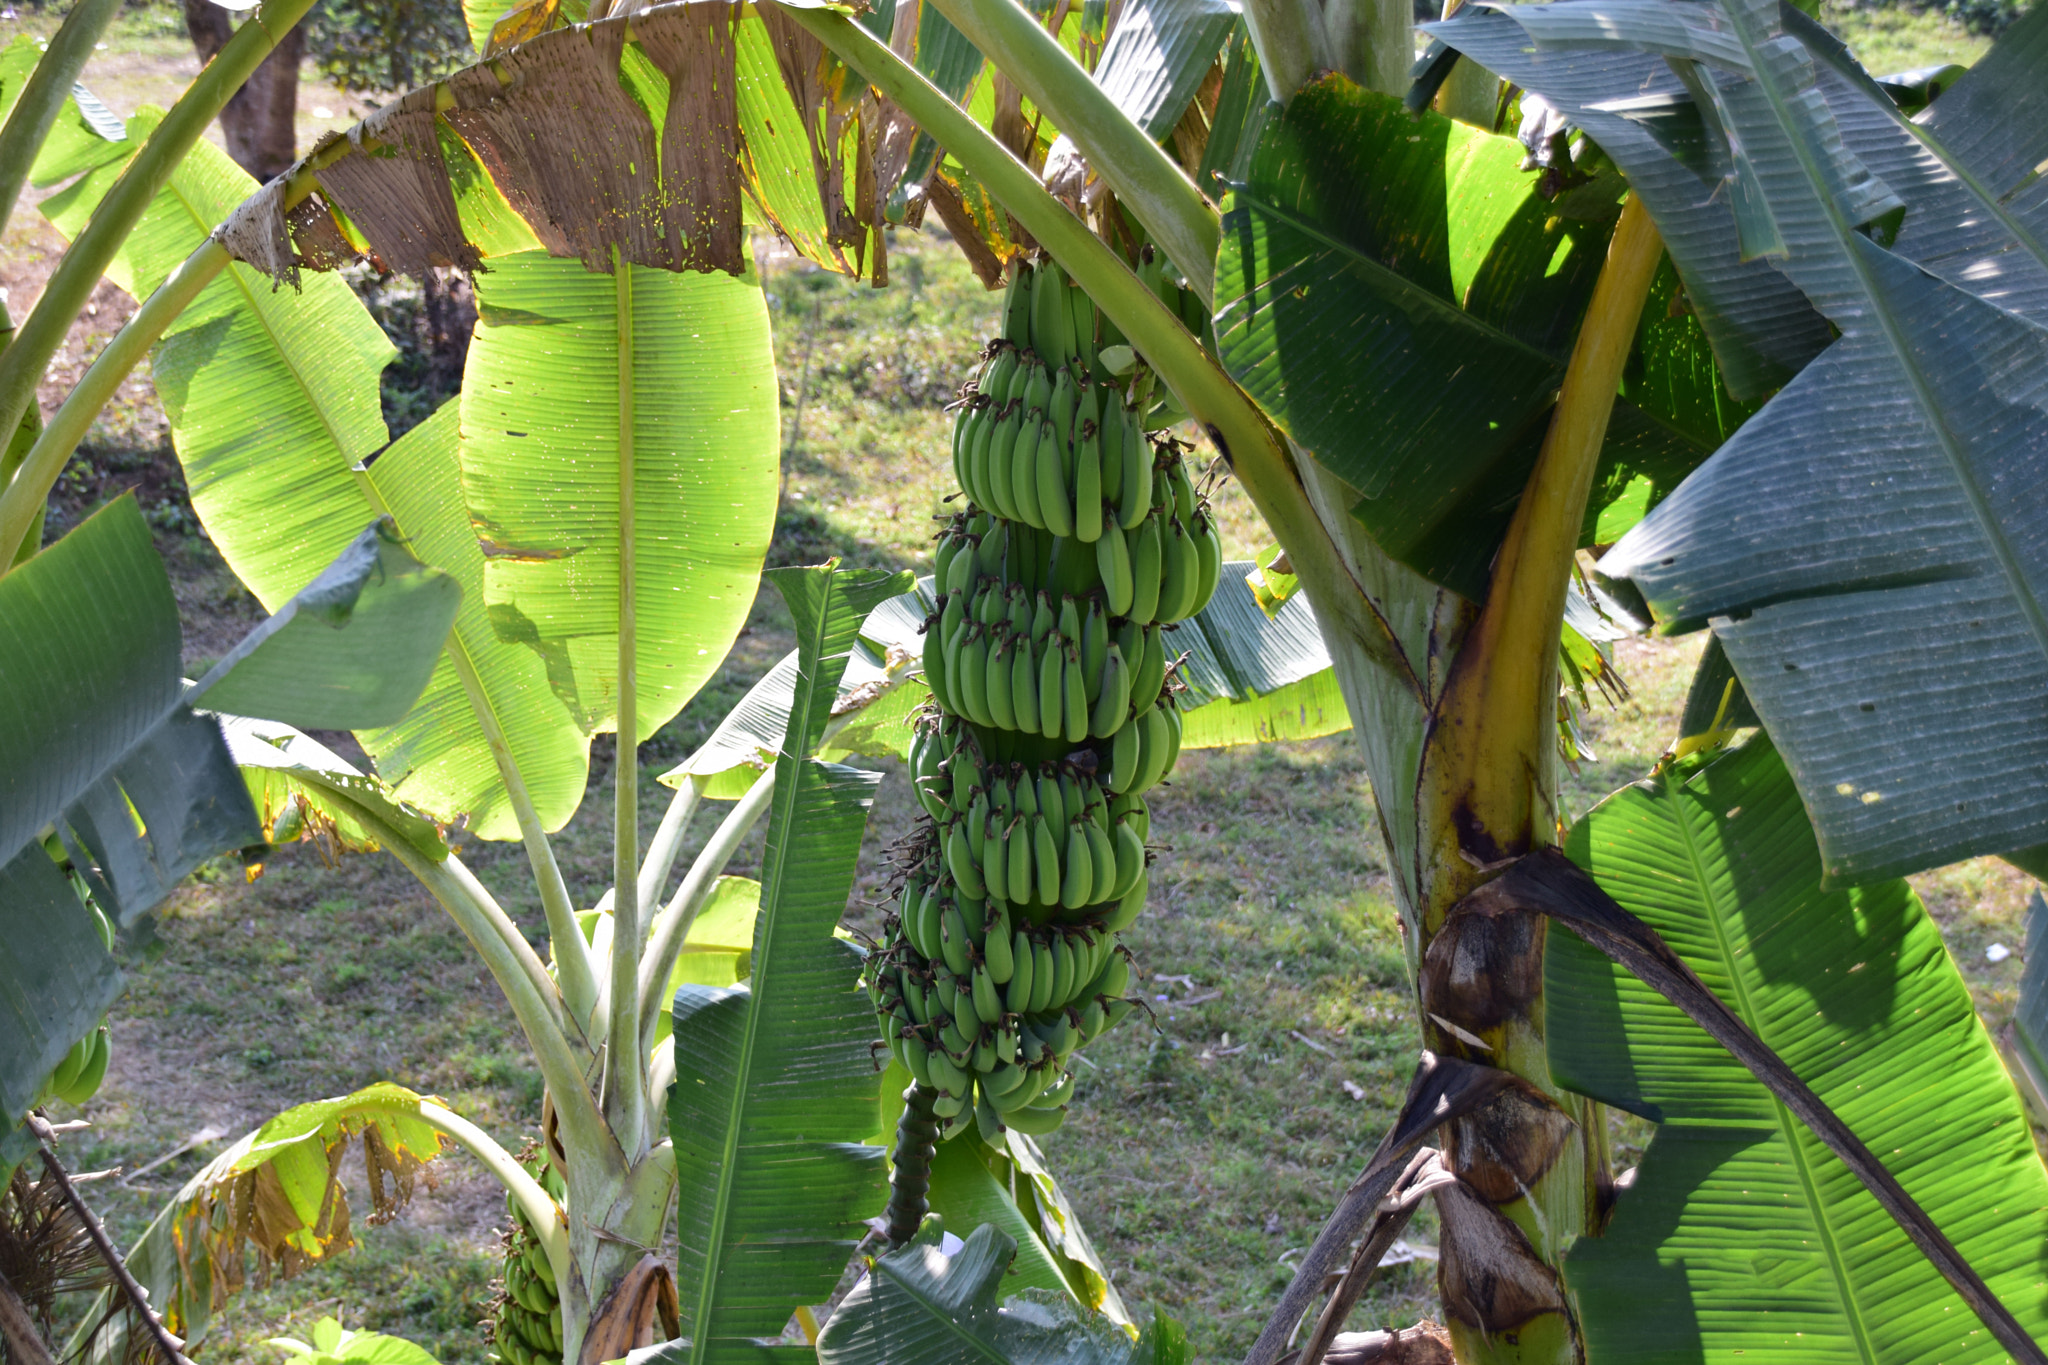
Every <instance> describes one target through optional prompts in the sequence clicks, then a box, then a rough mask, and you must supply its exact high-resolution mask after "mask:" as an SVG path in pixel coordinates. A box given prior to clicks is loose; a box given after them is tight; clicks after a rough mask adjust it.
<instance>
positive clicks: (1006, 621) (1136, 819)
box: [866, 253, 1223, 1147]
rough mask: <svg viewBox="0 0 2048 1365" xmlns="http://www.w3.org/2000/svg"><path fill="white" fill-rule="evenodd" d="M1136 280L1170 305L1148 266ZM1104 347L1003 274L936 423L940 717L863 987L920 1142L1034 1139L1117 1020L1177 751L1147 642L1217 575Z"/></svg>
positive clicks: (1160, 672)
mask: <svg viewBox="0 0 2048 1365" xmlns="http://www.w3.org/2000/svg"><path fill="white" fill-rule="evenodd" d="M1147 271H1149V272H1150V275H1149V276H1147V275H1146V272H1147ZM1140 273H1141V276H1145V277H1146V278H1150V277H1151V276H1159V277H1160V284H1159V287H1161V288H1171V286H1170V285H1169V284H1166V283H1165V282H1164V279H1163V275H1161V272H1160V270H1159V267H1158V264H1157V261H1156V258H1154V257H1152V256H1150V255H1149V253H1148V254H1147V255H1146V256H1144V257H1143V258H1141V261H1140ZM1162 297H1164V295H1163V294H1162ZM1123 344H1124V339H1123V338H1122V337H1121V336H1120V335H1119V334H1117V333H1116V331H1115V329H1114V328H1113V327H1111V326H1110V324H1109V323H1108V322H1107V320H1106V319H1104V318H1102V317H1101V316H1100V315H1099V314H1098V313H1097V312H1096V309H1095V306H1094V305H1093V303H1091V302H1090V301H1089V299H1088V297H1087V295H1085V294H1084V293H1082V292H1081V291H1080V290H1079V289H1077V288H1075V287H1074V286H1072V285H1071V284H1070V283H1069V282H1068V281H1067V279H1066V277H1065V275H1064V274H1063V273H1062V272H1061V270H1060V268H1059V267H1058V266H1057V265H1055V264H1053V263H1052V262H1050V261H1042V262H1040V263H1038V264H1036V265H1035V266H1034V265H1033V264H1031V263H1029V262H1019V263H1018V265H1017V268H1016V269H1015V271H1014V273H1013V275H1012V278H1011V281H1010V286H1009V293H1008V296H1007V298H1006V300H1005V303H1004V308H1003V335H1002V336H1001V337H1000V338H998V339H997V340H996V341H994V342H993V343H991V344H990V345H989V347H988V348H987V350H986V351H985V352H984V355H983V363H982V366H981V369H980V371H979V372H978V373H977V375H976V377H975V379H974V381H973V382H972V383H971V384H970V385H969V386H968V388H967V390H966V392H965V393H964V394H963V396H962V398H961V401H960V402H959V403H958V404H956V405H955V422H954V428H953V469H954V473H955V475H956V477H957V478H958V480H959V483H960V487H961V489H962V490H963V491H964V492H965V493H966V495H967V498H968V500H969V506H968V507H967V508H966V509H965V510H963V511H961V512H960V513H958V514H957V515H955V516H953V517H951V518H950V519H949V520H948V522H947V524H946V526H945V528H944V529H943V530H942V531H941V532H940V534H939V537H938V541H939V545H938V553H937V562H936V573H935V582H936V585H937V589H938V594H939V599H938V610H937V611H935V612H934V613H933V614H932V616H931V618H930V619H929V620H927V621H926V622H925V630H924V674H925V679H926V681H927V682H928V683H929V684H930V686H931V690H932V696H933V699H934V701H935V702H936V703H937V712H936V714H933V713H930V712H928V713H926V714H925V715H924V716H923V717H921V718H920V720H919V723H918V730H917V733H916V735H915V737H914V738H913V740H912V743H911V750H910V767H911V774H912V779H913V783H914V786H915V790H916V793H917V799H918V802H919V804H920V805H921V806H922V807H923V808H924V812H925V814H926V816H927V817H928V819H927V821H925V822H921V823H920V826H919V828H918V831H917V832H916V833H915V834H913V836H912V838H911V840H910V842H909V845H908V848H909V853H910V856H909V857H908V858H907V859H906V861H907V862H908V864H909V867H910V870H909V873H908V875H907V877H906V879H905V881H904V884H903V887H902V890H901V893H900V896H899V899H898V901H897V904H896V907H895V909H894V911H893V912H892V913H891V914H890V915H889V916H888V917H887V919H886V920H885V929H884V939H883V944H882V947H881V948H880V950H878V951H877V952H876V953H875V954H873V955H872V956H871V957H870V958H869V959H868V964H867V968H866V984H867V988H868V992H869V998H870V999H871V1000H872V1002H873V1004H874V1007H875V1011H876V1014H877V1017H878V1018H879V1019H880V1021H881V1025H882V1031H883V1036H884V1038H885V1039H886V1040H887V1042H888V1046H889V1049H890V1051H891V1052H892V1053H893V1054H894V1055H895V1056H896V1058H897V1059H898V1060H899V1061H901V1062H902V1063H903V1065H904V1067H905V1068H907V1069H908V1070H909V1071H910V1073H911V1074H912V1075H914V1076H915V1077H916V1078H917V1080H918V1082H919V1084H920V1085H922V1086H924V1087H926V1088H927V1089H929V1090H931V1091H935V1092H937V1094H938V1099H937V1102H936V1104H935V1106H934V1113H935V1115H936V1117H937V1120H938V1122H939V1123H940V1125H942V1127H941V1140H943V1139H944V1138H950V1137H954V1136H957V1135H958V1134H960V1133H962V1132H965V1131H966V1130H967V1129H968V1128H969V1127H973V1128H975V1129H977V1130H978V1131H979V1132H980V1134H981V1136H982V1138H983V1140H984V1141H987V1142H989V1143H991V1144H992V1145H996V1146H998V1147H1000V1146H1001V1143H1002V1134H1003V1131H1004V1129H1006V1128H1015V1129H1019V1130H1020V1131H1023V1132H1027V1133H1034V1134H1036V1133H1045V1132H1050V1131H1051V1130H1053V1129H1054V1128H1057V1127H1058V1126H1059V1124H1060V1123H1061V1121H1062V1120H1063V1119H1064V1117H1065V1115H1066V1103H1067V1100H1068V1097H1069V1096H1070V1095H1071V1094H1072V1092H1073V1086H1074V1078H1073V1074H1072V1073H1071V1072H1070V1071H1069V1070H1068V1069H1067V1064H1068V1062H1069V1060H1070V1059H1071V1058H1072V1056H1073V1054H1074V1052H1075V1050H1076V1049H1078V1048H1080V1047H1082V1046H1084V1045H1085V1044H1086V1043H1088V1042H1089V1041H1090V1040H1092V1039H1094V1038H1096V1037H1099V1036H1100V1035H1101V1034H1103V1033H1105V1032H1107V1031H1108V1030H1109V1029H1111V1028H1114V1027H1115V1026H1116V1025H1117V1024H1118V1023H1120V1022H1122V1020H1123V1019H1124V1018H1125V1017H1126V1016H1127V1015H1128V1014H1129V1013H1130V1012H1131V1010H1132V1009H1133V1008H1134V1007H1135V1002H1134V1001H1133V1000H1132V999H1130V998H1129V997H1128V996H1127V995H1126V992H1127V991H1128V989H1129V987H1130V982H1131V962H1130V953H1129V951H1128V950H1127V949H1125V948H1124V947H1123V945H1122V944H1121V943H1120V942H1119V941H1118V935H1119V933H1120V931H1122V930H1123V929H1125V928H1127V927H1128V926H1129V925H1130V924H1131V923H1132V922H1133V921H1134V920H1135V919H1136V918H1137V916H1138V913H1139V911H1141V910H1142V909H1143V908H1144V905H1145V895H1146V890H1147V884H1148V881H1149V872H1148V870H1147V869H1148V865H1149V863H1150V861H1151V856H1152V855H1151V854H1150V853H1149V852H1148V851H1147V848H1146V841H1147V839H1148V838H1149V837H1150V834H1151V816H1150V812H1149V811H1148V810H1147V808H1146V805H1145V799H1144V793H1145V792H1147V791H1148V790H1150V789H1151V788H1152V787H1153V786H1155V785H1156V784H1158V783H1159V782H1160V781H1161V780H1162V779H1163V778H1165V777H1166V775H1167V774H1168V773H1170V772H1172V770H1173V766H1174V762H1175V760H1176V759H1177V758H1178V756H1179V752H1180V741H1181V714H1180V706H1179V702H1178V700H1177V696H1176V694H1177V693H1178V692H1179V691H1180V690H1181V684H1180V683H1179V682H1178V680H1177V679H1176V678H1175V676H1174V675H1175V672H1176V670H1177V658H1176V655H1177V651H1175V650H1174V649H1173V647H1172V642H1171V640H1170V638H1169V635H1170V632H1171V631H1172V630H1173V629H1174V626H1175V623H1177V622H1180V621H1184V620H1187V619H1188V618H1189V617H1191V616H1193V615H1194V614H1195V613H1197V612H1199V611H1200V610H1201V609H1202V608H1203V607H1204V606H1206V605H1207V604H1208V601H1209V598H1210V596H1211V595H1212V594H1213V593H1214V592H1215V590H1216V585H1217V580H1218V579H1219V577H1220V576H1221V572H1222V564H1223V553H1222V541H1221V539H1220V538H1219V536H1218V535H1217V531H1216V525H1215V522H1214V520H1213V518H1211V516H1210V515H1209V512H1208V508H1207V506H1206V505H1205V504H1204V503H1203V501H1202V499H1201V497H1200V496H1199V494H1198V493H1197V491H1196V489H1195V485H1194V482H1193V480H1192V478H1191V477H1190V474H1189V471H1188V469H1187V466H1186V464H1185V462H1184V461H1183V459H1182V458H1181V453H1180V446H1179V445H1178V444H1177V443H1176V442H1174V441H1173V440H1172V439H1171V438H1166V437H1156V436H1154V435H1153V434H1151V433H1149V432H1148V431H1147V430H1146V424H1145V421H1144V413H1145V410H1146V406H1147V401H1148V397H1149V395H1150V393H1151V389H1152V384H1151V377H1150V375H1149V374H1147V373H1146V372H1145V369H1144V366H1143V364H1142V363H1140V364H1139V365H1138V366H1137V367H1136V368H1135V370H1133V371H1132V372H1131V373H1129V374H1128V375H1125V376H1122V377H1119V376H1118V375H1117V374H1116V373H1114V372H1113V371H1112V370H1111V368H1110V367H1109V365H1108V364H1106V363H1105V360H1104V356H1103V353H1104V351H1105V350H1106V349H1108V348H1110V347H1113V346H1118V345H1123ZM1127 368H1128V367H1127Z"/></svg>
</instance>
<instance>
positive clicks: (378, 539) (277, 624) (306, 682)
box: [188, 519, 462, 730]
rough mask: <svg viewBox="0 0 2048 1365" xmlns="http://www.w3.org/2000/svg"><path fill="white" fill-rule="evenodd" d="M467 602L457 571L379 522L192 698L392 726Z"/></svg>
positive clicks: (271, 716) (335, 722)
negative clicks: (428, 559)
mask: <svg viewBox="0 0 2048 1365" xmlns="http://www.w3.org/2000/svg"><path fill="white" fill-rule="evenodd" d="M461 601H462V587H461V585H460V584H458V583H457V582H456V581H455V579H454V578H452V577H451V576H449V575H448V574H445V573H443V572H441V571H440V570H439V569H435V568H432V567H430V566H428V565H425V564H422V563H420V562H419V561H418V560H417V559H414V558H413V557H412V555H411V553H410V552H408V551H407V549H406V548H405V546H404V545H403V544H401V543H400V542H399V540H398V538H397V535H396V528H395V526H394V525H393V524H392V523H391V522H390V521H389V520H388V519H387V520H382V521H379V522H378V523H377V524H375V525H373V526H371V527H369V528H368V529H366V530H365V531H364V532H363V533H362V534H361V535H360V536H357V537H356V539H355V543H354V544H352V545H350V546H349V547H348V548H347V549H345V550H343V551H342V552H341V556H340V558H338V559H336V560H335V561H334V562H333V563H332V564H330V565H328V566H327V567H326V568H325V569H324V570H322V571H321V573H320V576H319V577H318V578H315V579H314V580H313V581H312V582H311V583H309V584H307V585H306V587H305V588H304V589H303V590H301V591H300V592H299V593H298V594H297V595H295V596H294V597H293V598H292V599H291V601H289V602H287V603H285V604H284V606H283V607H282V608H281V609H280V610H279V611H278V612H277V614H276V615H274V616H272V617H271V618H270V619H269V620H267V621H265V622H264V623H263V624H262V625H261V626H258V627H257V628H256V629H255V630H253V631H251V632H250V633H249V634H248V635H247V636H245V637H243V639H242V642H241V643H240V644H238V645H236V646H235V647H234V649H233V650H231V651H229V653H228V655H227V657H226V658H224V659H222V660H221V661H220V662H219V663H217V664H215V665H214V666H213V669H212V671H211V672H209V673H208V674H207V675H206V676H205V677H204V678H202V679H200V680H199V683H198V684H197V685H196V686H195V687H194V688H193V690H192V693H191V695H190V696H189V697H188V700H190V701H192V702H193V703H195V704H203V705H204V706H206V708H207V709H208V710H212V711H228V712H232V713H234V714H236V715H241V716H251V717H254V718H257V719H261V720H276V721H283V722H285V723H286V724H289V725H296V726H302V727H304V728H307V729H316V730H359V729H364V728H367V727H369V726H373V725H390V724H392V723H393V722H395V721H397V720H398V719H400V718H401V717H402V716H404V715H405V713H406V712H407V711H408V710H410V709H411V708H412V704H413V703H414V702H415V701H416V700H418V698H419V695H420V692H421V691H422V690H423V689H424V688H425V687H426V685H427V678H428V676H429V674H431V673H432V671H433V668H434V664H435V661H436V660H438V659H439V658H440V656H441V644H442V641H444V640H445V639H447V637H448V628H449V626H450V625H451V624H453V622H454V620H455V610H456V608H457V606H459V605H460V604H461ZM202 698H203V699H204V700H203V702H202Z"/></svg>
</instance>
